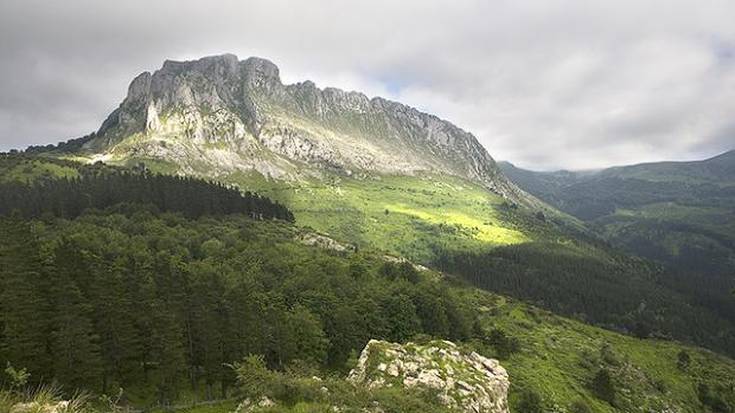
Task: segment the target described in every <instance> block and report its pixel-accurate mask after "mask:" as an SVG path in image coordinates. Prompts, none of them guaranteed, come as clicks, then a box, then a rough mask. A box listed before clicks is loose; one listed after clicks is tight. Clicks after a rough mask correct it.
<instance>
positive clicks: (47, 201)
mask: <svg viewBox="0 0 735 413" xmlns="http://www.w3.org/2000/svg"><path fill="white" fill-rule="evenodd" d="M123 202H130V203H137V204H146V205H151V206H153V207H155V208H156V209H157V210H159V211H161V212H181V213H182V214H184V215H185V216H186V217H189V218H196V217H200V216H202V215H211V214H234V213H240V214H246V215H249V216H251V217H253V218H258V219H281V220H284V221H289V222H293V221H294V217H293V214H292V213H291V211H289V210H288V209H287V208H286V207H284V206H283V205H280V204H279V203H277V202H274V201H271V200H270V199H268V198H266V197H262V196H259V195H258V194H254V193H251V192H245V193H241V192H240V190H239V189H237V188H234V187H227V186H225V185H223V184H220V183H213V182H207V181H204V180H201V179H197V178H191V177H180V176H171V175H159V174H151V173H149V172H148V171H147V170H146V169H145V167H144V166H143V167H142V168H139V169H134V170H132V171H128V170H116V169H108V168H81V169H80V174H79V175H78V176H76V177H62V178H54V179H43V180H36V181H34V182H32V183H24V182H5V183H3V182H0V215H8V214H10V213H12V212H13V211H17V212H18V213H19V214H20V215H22V216H23V217H26V218H33V217H39V216H41V215H44V214H50V215H52V216H55V217H59V218H75V217H77V216H79V215H80V214H82V212H84V211H85V210H87V209H90V208H93V209H104V208H107V207H109V206H113V205H117V204H120V203H123Z"/></svg>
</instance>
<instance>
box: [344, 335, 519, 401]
mask: <svg viewBox="0 0 735 413" xmlns="http://www.w3.org/2000/svg"><path fill="white" fill-rule="evenodd" d="M348 379H349V380H350V381H352V382H353V383H355V384H360V385H367V386H369V387H379V386H405V387H416V386H424V387H427V388H429V389H433V390H435V391H436V392H437V395H438V397H439V398H440V400H441V401H442V402H443V403H444V404H446V405H447V406H451V407H455V408H457V409H459V410H460V411H463V412H472V413H480V412H484V413H508V387H509V386H510V382H509V380H508V373H506V371H505V369H504V368H503V367H502V366H500V364H498V361H497V360H493V359H488V358H485V357H483V356H481V355H479V354H477V353H474V352H472V353H469V354H465V353H463V352H461V351H460V350H459V349H458V348H457V346H456V345H454V344H453V343H451V342H449V341H432V342H430V343H428V344H426V345H417V344H414V343H408V344H406V345H400V344H394V343H388V342H385V341H378V340H371V341H370V342H369V343H368V344H367V346H365V349H364V350H363V351H362V354H361V355H360V359H359V360H358V363H357V367H355V369H354V370H352V371H351V372H350V375H349V378H348Z"/></svg>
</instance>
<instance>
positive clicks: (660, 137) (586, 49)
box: [0, 0, 735, 168]
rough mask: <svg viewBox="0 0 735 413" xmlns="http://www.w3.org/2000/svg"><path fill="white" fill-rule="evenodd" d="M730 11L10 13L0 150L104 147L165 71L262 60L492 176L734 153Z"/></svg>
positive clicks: (557, 2)
mask: <svg viewBox="0 0 735 413" xmlns="http://www.w3.org/2000/svg"><path fill="white" fill-rule="evenodd" d="M733 21H735V3H734V2H732V1H731V0H705V1H697V0H686V1H685V0H648V1H645V2H642V1H637V0H619V1H602V0H600V1H596V0H595V1H588V0H494V1H486V0H453V1H450V0H438V1H418V0H415V1H400V2H396V1H388V0H378V1H371V2H364V1H348V0H314V1H309V2H288V1H285V0H256V1H248V2H243V1H236V0H221V1H217V2H207V3H205V2H194V1H185V0H159V1H156V2H145V1H143V0H132V1H126V2H116V3H114V4H113V3H100V2H97V1H93V0H69V1H65V2H50V3H49V2H41V1H38V0H4V1H3V3H2V4H0V55H2V56H3V60H2V61H0V90H2V91H3V93H2V94H1V95H0V149H7V148H9V147H13V146H23V145H25V144H28V143H41V142H50V141H56V140H58V139H61V138H68V137H73V136H79V135H82V134H84V133H87V132H89V131H91V130H94V129H96V128H97V127H98V125H99V124H100V122H101V121H102V119H104V117H105V116H106V114H107V112H109V111H110V110H111V109H112V108H114V107H115V106H116V105H117V103H119V100H120V99H121V98H122V96H123V95H124V93H125V90H126V87H127V84H128V82H129V81H130V79H132V77H133V76H134V75H135V74H137V73H138V72H140V71H143V70H153V69H156V68H157V67H159V66H160V64H161V63H162V61H163V60H164V59H166V58H172V59H185V58H196V57H200V56H203V55H210V54H217V53H224V52H232V53H236V54H238V55H239V56H240V57H241V58H244V57H247V56H250V55H260V56H263V57H267V58H270V59H271V60H273V61H274V62H276V63H277V64H278V65H279V67H280V68H281V72H282V76H283V78H284V79H285V80H286V81H289V82H295V81H300V80H305V79H311V80H314V81H315V82H316V83H317V84H318V85H319V86H321V87H324V86H337V87H342V88H345V89H353V90H360V91H362V92H365V93H366V94H367V95H369V96H374V95H381V96H386V97H389V98H393V99H397V100H400V101H403V102H404V103H407V104H410V105H413V106H416V107H418V108H421V109H424V110H427V111H430V112H433V113H435V114H437V115H439V116H442V117H444V118H446V119H448V120H450V121H452V122H454V123H456V124H457V125H459V126H461V127H463V128H465V129H467V130H469V131H471V132H473V133H474V134H475V135H476V136H477V137H478V139H479V140H480V141H481V142H482V143H483V144H484V145H485V146H486V147H487V148H488V150H489V151H490V153H491V154H492V155H493V156H494V157H496V158H498V159H508V160H511V161H514V162H516V163H518V164H519V165H522V166H526V167H531V168H555V167H566V168H592V167H601V166H607V165H611V164H623V163H632V162H640V161H650V160H660V159H686V158H697V157H703V156H708V155H712V154H715V153H716V152H718V151H723V150H727V149H731V148H732V147H733V146H735V136H733V137H732V138H728V134H729V133H730V132H732V131H733V127H732V125H733V123H734V122H735V120H733V117H734V116H733V115H735V113H734V112H735V25H733V24H732V22H733Z"/></svg>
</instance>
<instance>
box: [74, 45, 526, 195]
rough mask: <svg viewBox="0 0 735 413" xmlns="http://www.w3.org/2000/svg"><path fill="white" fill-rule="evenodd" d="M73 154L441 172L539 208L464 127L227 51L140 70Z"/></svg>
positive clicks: (223, 169) (311, 171) (188, 166)
mask: <svg viewBox="0 0 735 413" xmlns="http://www.w3.org/2000/svg"><path fill="white" fill-rule="evenodd" d="M81 152H82V153H86V154H87V155H89V157H90V160H92V161H96V160H103V161H105V162H116V161H117V162H122V161H125V160H130V159H143V160H144V159H152V160H160V161H166V162H171V163H173V164H175V165H176V167H177V168H178V171H179V172H183V173H187V174H201V175H208V176H212V175H213V176H215V177H218V176H222V175H226V174H231V173H234V172H238V171H239V172H243V171H256V172H258V173H260V174H262V175H263V176H265V177H267V178H269V179H271V178H274V179H282V180H298V179H303V178H305V177H307V178H309V177H321V176H323V175H324V172H325V171H327V172H329V173H337V174H341V175H346V176H352V175H355V174H357V175H360V174H371V173H383V174H398V175H415V174H421V173H426V172H428V173H439V174H449V175H453V176H457V177H461V178H464V179H468V180H470V181H473V182H476V183H479V184H481V185H483V186H484V187H486V188H487V189H488V190H490V191H493V192H495V193H498V194H501V195H503V196H505V197H506V198H508V199H510V200H512V201H513V202H516V203H522V204H529V205H532V204H535V203H537V201H535V200H533V199H531V197H529V196H528V195H527V194H525V193H523V191H521V190H520V189H519V188H517V187H516V186H515V185H514V184H512V183H511V182H509V181H508V180H507V179H506V178H505V177H504V175H503V174H502V172H500V170H499V169H498V167H497V165H496V163H495V160H494V159H493V158H492V156H490V154H489V153H488V152H487V150H486V149H485V148H484V147H483V146H482V145H481V144H480V143H479V142H478V141H477V139H476V138H475V137H474V136H473V135H472V134H471V133H469V132H466V131H465V130H463V129H461V128H459V127H457V126H455V125H453V124H452V123H450V122H448V121H446V120H442V119H440V118H438V117H436V116H434V115H431V114H428V113H424V112H421V111H419V110H417V109H415V108H412V107H410V106H406V105H403V104H401V103H398V102H393V101H390V100H387V99H384V98H381V97H373V98H368V97H367V96H366V95H364V94H362V93H360V92H354V91H352V92H345V91H343V90H340V89H337V88H330V87H328V88H324V89H320V88H317V87H316V85H315V84H314V83H313V82H311V81H308V80H307V81H304V82H300V83H294V84H289V85H284V84H283V83H282V82H281V79H280V71H279V69H278V67H277V66H276V65H275V64H273V63H272V62H270V61H269V60H266V59H263V58H257V57H251V58H248V59H245V60H239V59H238V58H237V56H235V55H232V54H226V55H220V56H209V57H204V58H201V59H198V60H194V61H184V62H179V61H172V60H166V61H165V62H164V64H163V66H162V67H161V68H160V69H159V70H157V71H155V72H153V73H151V72H143V73H141V74H140V75H138V76H137V77H135V79H134V80H133V81H132V82H131V84H130V86H129V87H128V94H127V96H126V98H125V99H124V100H123V102H122V103H121V105H120V106H119V107H118V108H117V109H115V110H114V111H113V112H112V113H111V114H110V115H109V116H108V118H107V119H106V120H105V121H104V122H103V123H102V126H101V127H100V129H99V130H98V131H97V133H96V134H95V136H93V137H91V138H90V139H89V140H87V141H86V142H85V143H84V144H83V146H82V151H81Z"/></svg>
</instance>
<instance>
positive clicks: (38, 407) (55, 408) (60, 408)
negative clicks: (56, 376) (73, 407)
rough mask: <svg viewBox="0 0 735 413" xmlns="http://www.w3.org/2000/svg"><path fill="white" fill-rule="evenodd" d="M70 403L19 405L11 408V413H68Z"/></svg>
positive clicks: (65, 401)
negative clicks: (66, 412)
mask: <svg viewBox="0 0 735 413" xmlns="http://www.w3.org/2000/svg"><path fill="white" fill-rule="evenodd" d="M68 407H69V401H67V400H62V401H60V402H57V403H39V402H30V403H17V404H15V405H13V407H11V408H10V413H62V412H65V411H67V408H68Z"/></svg>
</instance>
